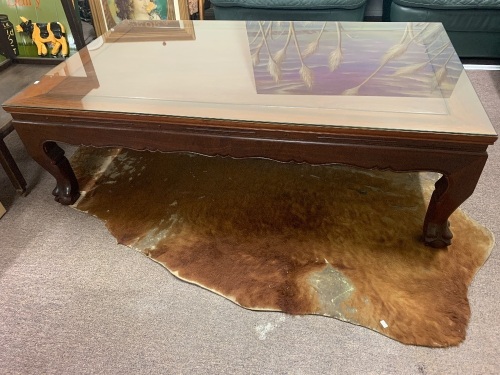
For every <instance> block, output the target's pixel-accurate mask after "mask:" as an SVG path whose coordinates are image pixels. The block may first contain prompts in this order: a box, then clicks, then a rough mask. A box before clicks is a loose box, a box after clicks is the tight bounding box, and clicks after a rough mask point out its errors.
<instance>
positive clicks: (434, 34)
mask: <svg viewBox="0 0 500 375" xmlns="http://www.w3.org/2000/svg"><path fill="white" fill-rule="evenodd" d="M7 105H8V106H11V107H29V108H40V107H44V108H54V109H68V110H76V111H105V112H125V113H139V114H148V115H170V116H187V117H202V118H217V119H228V120H240V121H256V122H267V123H273V122H278V123H286V124H290V126H300V125H315V126H349V127H363V128H387V129H397V130H411V131H424V132H446V133H467V134H469V133H471V134H486V135H494V134H495V132H494V130H493V128H492V126H491V123H490V122H489V119H488V118H487V116H486V114H485V112H484V110H483V108H482V106H481V103H480V102H479V99H478V98H477V95H476V94H475V92H474V89H473V88H472V85H471V84H470V81H469V79H468V78H467V75H466V74H465V72H464V70H463V67H462V65H461V63H460V60H459V59H458V57H457V56H456V53H455V51H454V49H453V46H452V45H451V43H450V41H449V39H448V36H447V35H446V32H445V31H444V29H443V27H442V25H441V24H434V23H431V24H428V23H410V24H406V23H366V22H364V23H355V22H352V23H349V22H326V23H325V22H256V21H253V22H244V21H214V22H208V21H205V22H203V21H199V22H197V21H194V22H193V21H124V22H122V23H121V24H120V25H118V26H116V27H115V28H114V29H112V30H110V31H109V32H108V33H106V34H104V35H103V36H101V37H99V38H98V39H96V40H94V41H93V42H92V43H91V44H89V45H88V46H87V48H84V49H83V50H82V51H80V52H79V53H78V54H76V55H74V56H72V57H70V58H69V59H68V60H66V61H65V62H64V63H62V64H61V65H59V66H57V67H56V68H54V69H53V70H52V71H50V72H49V73H48V74H47V75H46V76H45V77H43V79H42V80H41V81H40V82H39V83H38V84H37V85H36V86H35V85H32V86H31V87H30V88H28V89H27V90H26V91H25V92H24V93H22V94H21V95H18V96H17V97H15V98H13V99H11V100H10V101H9V102H7Z"/></svg>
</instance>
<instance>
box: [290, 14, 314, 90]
mask: <svg viewBox="0 0 500 375" xmlns="http://www.w3.org/2000/svg"><path fill="white" fill-rule="evenodd" d="M290 32H291V34H292V37H293V41H294V43H295V48H297V53H298V55H299V61H300V70H299V74H300V77H301V78H302V81H303V82H304V83H305V85H306V86H307V87H308V88H312V86H313V83H314V75H313V71H312V70H311V68H309V67H308V66H307V65H306V64H305V62H304V58H303V57H302V53H301V52H300V45H299V40H298V39H297V34H296V32H295V26H294V24H293V22H290Z"/></svg>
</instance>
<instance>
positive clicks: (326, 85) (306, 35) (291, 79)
mask: <svg viewBox="0 0 500 375" xmlns="http://www.w3.org/2000/svg"><path fill="white" fill-rule="evenodd" d="M398 26H399V25H398ZM247 33H248V40H249V45H250V54H251V57H252V62H253V66H254V76H255V84H256V88H257V92H258V93H259V94H278V95H289V94H300V95H364V96H408V97H442V96H444V97H449V96H450V95H451V93H452V92H453V88H454V87H455V84H456V83H457V80H458V77H459V76H460V73H461V71H462V69H463V67H462V64H461V62H460V60H459V59H458V56H457V55H456V53H455V50H454V49H453V46H452V44H451V42H450V39H449V38H448V36H447V35H446V32H445V30H444V29H443V27H442V26H441V24H429V23H424V24H414V23H409V24H406V25H404V27H401V26H399V27H396V28H395V27H393V26H392V27H391V28H390V29H387V28H382V27H377V28H373V29H371V30H367V29H366V28H365V27H361V26H360V25H359V24H349V23H340V22H317V23H312V22H256V21H254V22H248V23H247Z"/></svg>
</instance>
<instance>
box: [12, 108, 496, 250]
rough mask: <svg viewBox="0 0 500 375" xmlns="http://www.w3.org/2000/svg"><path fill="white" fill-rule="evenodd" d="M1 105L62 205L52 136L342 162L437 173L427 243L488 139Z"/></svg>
mask: <svg viewBox="0 0 500 375" xmlns="http://www.w3.org/2000/svg"><path fill="white" fill-rule="evenodd" d="M6 109H7V110H9V111H11V114H12V116H13V118H14V126H15V127H16V130H17V132H18V134H19V135H20V137H21V139H22V140H23V142H24V144H25V146H26V149H27V150H28V152H29V153H30V155H31V156H32V157H33V158H34V159H35V160H36V161H37V162H38V163H39V164H40V165H42V166H43V167H44V168H45V169H46V170H47V171H49V172H50V173H51V174H52V175H53V176H54V177H55V179H56V182H57V184H56V188H55V189H54V191H53V194H54V196H55V198H56V200H57V201H58V202H60V203H62V204H72V203H74V202H75V201H76V199H77V198H78V196H79V188H78V183H77V181H76V177H75V176H74V173H73V170H72V168H71V165H70V164H69V162H68V160H67V159H66V158H65V157H64V152H63V150H62V149H61V148H60V147H58V146H57V144H56V142H63V143H68V144H74V145H91V146H95V147H126V148H130V149H135V150H150V151H162V152H194V153H199V154H204V155H208V156H230V157H236V158H252V157H259V158H270V159H274V160H278V161H283V162H296V163H310V164H344V165H349V166H354V167H360V168H367V169H381V170H392V171H396V172H412V171H435V172H439V173H442V175H443V176H442V177H441V179H440V180H439V181H438V182H437V183H436V190H435V192H434V194H433V195H432V198H431V201H430V203H429V208H428V210H427V214H426V216H425V219H423V222H424V224H423V236H422V237H423V239H424V241H425V243H426V244H428V245H430V246H433V247H445V246H447V245H449V244H450V243H451V238H452V234H451V231H450V229H449V223H448V218H449V216H450V215H451V214H452V213H453V211H455V210H456V208H458V207H459V206H460V204H462V203H463V202H464V201H465V200H466V199H467V198H468V197H469V196H470V195H471V194H472V192H473V191H474V188H475V186H476V184H477V181H478V179H479V176H480V175H481V172H482V169H483V167H484V164H485V162H486V159H487V153H486V149H487V147H488V145H489V144H491V143H493V142H494V141H495V139H496V137H494V136H491V137H486V136H477V137H475V136H467V135H464V134H461V135H457V134H451V135H450V134H430V133H429V134H428V133H415V132H397V131H386V130H382V129H359V128H358V129H351V128H341V127H338V128H330V127H325V128H321V127H312V126H304V127H300V126H290V125H286V124H271V123H259V122H238V121H225V120H215V119H193V118H185V117H172V116H170V117H169V116H146V115H132V114H124V113H108V112H92V113H89V112H85V111H81V112H79V113H78V112H77V111H56V110H54V111H51V110H47V109H42V110H41V111H40V112H38V113H36V114H33V113H25V112H24V111H25V109H23V108H19V107H9V106H7V107H6ZM56 112H58V113H56ZM439 137H441V138H439Z"/></svg>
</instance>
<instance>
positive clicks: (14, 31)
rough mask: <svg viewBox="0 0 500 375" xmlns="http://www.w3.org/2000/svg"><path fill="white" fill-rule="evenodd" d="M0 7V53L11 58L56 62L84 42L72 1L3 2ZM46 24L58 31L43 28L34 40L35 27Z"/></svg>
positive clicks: (80, 46) (77, 48)
mask: <svg viewBox="0 0 500 375" xmlns="http://www.w3.org/2000/svg"><path fill="white" fill-rule="evenodd" d="M0 8H1V9H0V13H1V14H0V31H1V33H0V34H1V35H0V54H1V55H3V57H4V58H6V59H8V60H12V61H18V62H21V61H22V62H29V63H52V64H54V63H58V62H60V61H61V60H62V59H64V58H66V57H68V56H69V55H71V54H73V53H74V52H76V51H77V50H80V49H81V48H83V47H84V45H85V42H84V40H83V31H82V26H81V23H80V20H79V19H78V16H77V14H76V9H75V5H74V3H73V1H72V0H46V1H43V2H40V1H37V2H35V1H33V2H31V1H28V2H20V1H2V3H1V7H0ZM47 24H50V25H51V26H54V28H55V29H57V33H51V32H50V31H49V32H48V33H47V35H45V32H42V31H41V32H40V34H39V35H40V36H37V37H36V40H33V38H32V35H35V33H34V32H33V30H36V29H37V28H40V30H42V29H44V27H46V25H47ZM51 30H52V29H51ZM59 34H61V35H62V36H61V35H59ZM5 37H7V39H6V38H5Z"/></svg>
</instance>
